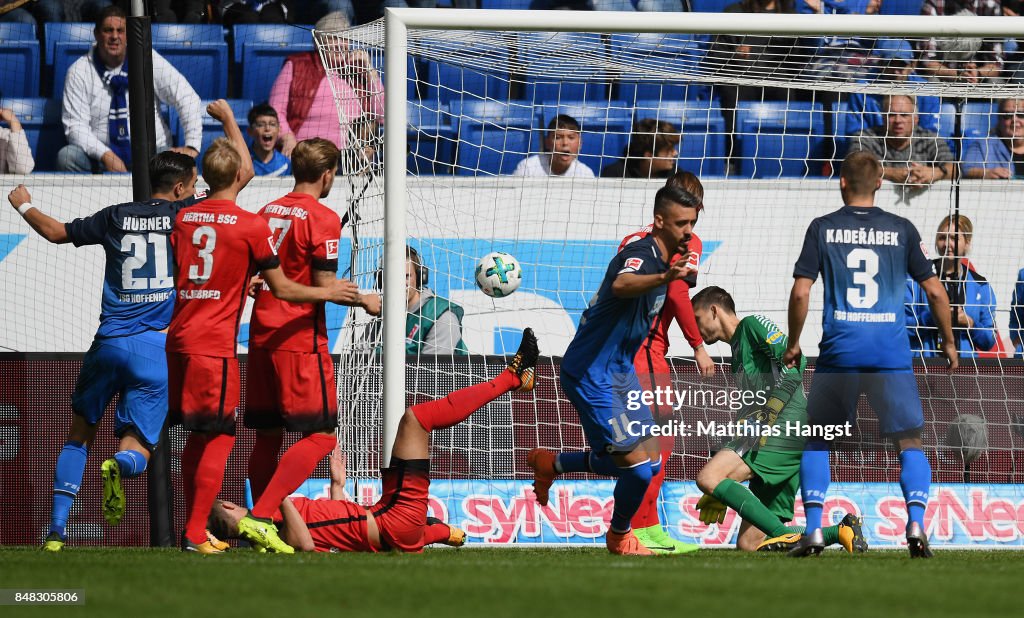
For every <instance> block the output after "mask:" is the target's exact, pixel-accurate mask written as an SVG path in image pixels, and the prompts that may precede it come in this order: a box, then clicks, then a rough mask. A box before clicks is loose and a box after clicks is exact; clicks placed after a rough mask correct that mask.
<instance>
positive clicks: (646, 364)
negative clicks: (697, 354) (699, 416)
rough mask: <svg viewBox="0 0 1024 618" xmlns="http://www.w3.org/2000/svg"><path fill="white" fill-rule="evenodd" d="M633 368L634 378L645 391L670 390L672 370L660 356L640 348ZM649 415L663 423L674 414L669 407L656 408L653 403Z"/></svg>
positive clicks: (656, 405)
mask: <svg viewBox="0 0 1024 618" xmlns="http://www.w3.org/2000/svg"><path fill="white" fill-rule="evenodd" d="M633 366H634V367H635V368H636V377H637V378H638V379H639V380H640V386H641V388H643V389H644V390H645V391H651V392H655V389H657V388H661V389H665V388H672V369H671V368H670V367H669V366H668V361H667V360H665V357H664V356H662V355H661V354H658V353H656V352H652V351H649V350H648V349H647V348H645V347H642V346H641V348H640V351H639V352H637V353H636V357H635V358H634V359H633ZM661 392H665V391H664V390H662V391H661ZM651 414H653V415H654V420H655V421H657V422H659V423H663V422H665V421H666V420H668V419H670V418H672V416H673V414H674V412H673V411H672V407H671V406H665V405H662V406H658V404H657V403H655V404H654V405H652V406H651Z"/></svg>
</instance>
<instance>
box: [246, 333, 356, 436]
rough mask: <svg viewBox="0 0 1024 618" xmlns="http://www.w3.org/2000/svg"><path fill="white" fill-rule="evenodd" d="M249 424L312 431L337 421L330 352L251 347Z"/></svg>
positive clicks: (247, 416)
mask: <svg viewBox="0 0 1024 618" xmlns="http://www.w3.org/2000/svg"><path fill="white" fill-rule="evenodd" d="M243 420H244V422H245V426H246V427H249V428H250V429H271V428H275V427H284V428H285V429H287V430H288V431H299V432H302V433H311V432H316V431H325V430H333V429H334V428H335V427H337V425H338V392H337V388H336V387H335V382H334V362H333V361H332V360H331V355H330V354H327V353H326V352H320V353H310V352H290V351H286V350H264V349H253V350H250V351H249V362H248V365H247V373H246V388H245V417H244V419H243Z"/></svg>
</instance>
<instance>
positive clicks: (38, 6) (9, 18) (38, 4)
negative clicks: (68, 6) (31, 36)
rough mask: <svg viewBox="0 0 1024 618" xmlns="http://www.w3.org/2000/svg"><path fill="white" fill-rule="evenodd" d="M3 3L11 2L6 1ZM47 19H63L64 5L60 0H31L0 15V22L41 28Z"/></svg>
mask: <svg viewBox="0 0 1024 618" xmlns="http://www.w3.org/2000/svg"><path fill="white" fill-rule="evenodd" d="M5 4H13V3H11V2H7V3H5ZM48 21H64V5H63V4H62V3H61V1H60V0H31V1H29V2H22V3H21V6H19V7H17V8H15V9H13V10H10V11H7V12H6V13H4V14H3V15H0V22H20V23H23V24H32V25H33V26H37V27H38V28H39V29H42V27H43V24H45V23H46V22H48Z"/></svg>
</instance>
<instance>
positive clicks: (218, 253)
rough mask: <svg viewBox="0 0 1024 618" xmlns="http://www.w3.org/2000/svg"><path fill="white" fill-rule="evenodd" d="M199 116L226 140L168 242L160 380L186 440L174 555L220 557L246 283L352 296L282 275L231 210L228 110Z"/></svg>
mask: <svg viewBox="0 0 1024 618" xmlns="http://www.w3.org/2000/svg"><path fill="white" fill-rule="evenodd" d="M207 111H208V112H209V113H210V115H211V116H213V117H214V118H216V119H218V120H220V121H221V122H222V123H223V125H224V132H225V134H226V135H227V136H228V139H224V138H221V139H218V140H217V141H215V142H214V143H213V144H212V145H211V146H210V147H209V148H208V149H207V151H206V154H205V155H204V156H203V179H204V180H205V181H206V183H207V184H208V185H209V187H210V196H209V199H207V200H206V201H204V202H202V203H201V204H198V205H196V206H193V207H191V208H186V209H184V210H182V211H181V212H180V213H179V214H178V217H177V219H176V221H175V224H174V231H173V232H172V233H171V245H172V247H173V252H174V264H175V272H176V276H175V281H174V284H175V305H174V313H173V314H172V317H171V325H170V329H169V330H168V333H167V372H168V399H169V414H170V417H171V418H172V419H173V420H174V421H180V422H182V423H183V424H184V426H185V428H186V429H188V430H189V431H190V432H191V433H190V434H189V437H188V439H187V440H186V442H185V449H184V451H182V454H181V474H182V481H183V484H184V486H185V503H186V508H187V510H188V520H187V524H186V527H185V533H184V538H183V540H182V549H183V550H187V551H197V552H200V553H218V552H219V550H218V549H217V548H215V547H214V546H213V545H212V544H211V543H210V542H209V540H208V539H207V536H206V519H207V516H208V515H209V512H210V507H211V506H212V505H213V501H214V500H215V499H216V497H217V494H218V493H219V492H220V487H221V482H222V480H223V476H224V466H225V464H226V463H227V458H228V455H229V454H230V453H231V448H232V447H233V446H234V442H235V410H236V408H237V407H238V403H239V395H240V393H239V382H238V360H237V358H236V357H235V349H236V347H235V346H236V344H235V340H236V338H237V337H238V323H239V320H240V319H241V315H242V309H243V308H244V307H245V300H246V294H245V292H246V288H247V285H248V282H249V278H250V277H251V276H252V275H253V274H254V273H255V272H256V271H257V270H259V271H261V272H262V275H263V278H264V280H265V281H266V283H267V285H268V286H269V287H270V289H271V290H272V291H273V293H274V295H275V296H277V297H279V298H284V299H287V300H290V301H293V302H322V301H332V302H338V303H345V304H351V303H352V302H354V301H355V300H356V299H357V298H358V288H356V286H355V284H353V283H352V282H350V281H341V280H339V281H337V282H336V283H335V285H332V286H331V287H326V288H324V287H308V286H305V285H301V284H298V283H295V282H293V281H291V280H290V279H288V278H287V277H286V276H285V274H284V273H283V272H282V270H281V268H280V261H279V259H278V257H277V255H276V253H275V252H274V237H273V235H272V233H271V231H270V228H269V227H268V226H267V222H266V221H264V220H263V219H262V218H261V217H259V216H258V215H255V214H252V213H250V212H246V211H244V210H242V209H241V208H239V207H238V205H237V204H235V199H236V198H237V197H238V192H239V191H241V190H242V188H243V187H244V186H245V185H246V184H247V183H248V182H249V180H250V179H251V178H252V177H253V168H252V160H251V159H250V158H249V150H248V148H247V147H246V145H245V140H244V138H243V137H242V132H241V131H240V130H239V128H238V124H237V123H236V122H235V119H234V116H233V115H232V113H231V108H230V107H229V106H228V104H227V102H225V101H223V100H219V101H215V102H214V103H211V104H210V106H209V107H208V108H207ZM242 527H243V532H244V533H245V534H246V537H247V538H249V539H250V540H252V541H253V542H254V543H256V544H259V545H262V546H269V547H271V548H274V549H277V550H279V551H283V552H290V551H291V548H290V547H288V546H287V545H285V544H284V543H282V542H281V540H280V539H279V538H277V534H276V531H275V530H274V529H273V525H269V526H268V525H264V524H261V523H260V522H258V521H256V520H252V521H251V522H250V521H246V522H243V524H242Z"/></svg>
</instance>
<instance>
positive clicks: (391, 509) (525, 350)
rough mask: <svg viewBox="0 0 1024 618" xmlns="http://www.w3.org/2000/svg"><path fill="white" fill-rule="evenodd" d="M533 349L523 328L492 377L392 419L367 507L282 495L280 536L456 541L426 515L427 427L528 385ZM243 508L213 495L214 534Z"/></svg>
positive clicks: (373, 548) (235, 529)
mask: <svg viewBox="0 0 1024 618" xmlns="http://www.w3.org/2000/svg"><path fill="white" fill-rule="evenodd" d="M537 355H538V350H537V338H536V337H535V336H534V334H533V330H532V329H529V328H527V329H526V330H524V331H523V341H522V343H520V344H519V350H518V351H517V352H516V354H515V356H513V357H512V361H511V362H510V363H509V365H508V369H507V370H505V371H503V372H502V373H501V374H499V375H498V377H496V378H494V379H493V380H489V381H487V382H483V383H481V384H477V385H475V386H470V387H469V388H463V389H460V390H457V391H455V392H453V393H451V394H450V395H448V396H447V397H445V398H444V399H438V400H436V401H428V402H424V403H420V404H417V405H414V406H412V407H411V408H408V409H406V411H405V416H403V417H402V420H401V422H400V423H399V425H398V434H397V435H396V436H395V443H394V447H393V448H392V451H391V462H390V465H389V466H388V467H387V468H386V469H384V470H382V471H381V472H382V477H383V488H382V494H381V497H380V500H378V501H377V503H376V504H374V505H373V506H371V507H369V508H367V507H363V506H360V505H359V504H356V503H355V502H349V501H347V500H335V499H331V500H309V499H307V498H285V499H284V501H283V502H282V503H281V519H280V529H279V534H280V536H281V538H282V539H283V540H284V541H285V542H287V543H288V544H289V545H291V546H292V547H294V548H295V549H298V550H300V551H322V552H329V551H365V552H379V551H387V550H398V551H403V552H418V551H420V550H421V549H422V548H423V546H424V545H429V544H431V543H446V544H450V545H461V544H462V542H463V541H462V535H460V534H459V533H460V532H461V531H460V530H458V529H457V528H453V527H451V526H449V525H448V524H445V523H443V522H441V521H440V520H434V519H430V520H428V518H427V497H428V492H427V490H428V488H429V485H430V432H431V431H433V430H435V429H445V428H447V427H452V426H453V425H457V424H458V423H461V422H462V421H464V420H466V419H467V418H469V416H470V415H471V414H473V412H475V411H477V410H479V409H480V408H482V407H483V406H485V405H487V404H488V403H490V402H491V401H494V400H495V399H497V398H498V397H501V396H502V395H504V394H505V393H508V392H509V391H512V390H518V391H529V390H532V389H533V385H534V377H535V376H534V370H533V367H534V365H536V364H537ZM247 512H248V511H246V509H244V508H242V507H240V506H238V505H236V504H233V503H231V502H217V503H215V504H214V508H213V510H212V511H211V513H210V520H209V525H210V526H212V528H211V529H212V530H213V531H214V534H219V535H223V536H224V538H228V537H237V536H239V522H241V521H242V520H243V518H245V516H246V513H247Z"/></svg>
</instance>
